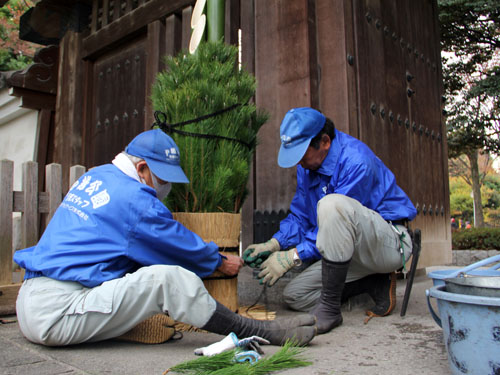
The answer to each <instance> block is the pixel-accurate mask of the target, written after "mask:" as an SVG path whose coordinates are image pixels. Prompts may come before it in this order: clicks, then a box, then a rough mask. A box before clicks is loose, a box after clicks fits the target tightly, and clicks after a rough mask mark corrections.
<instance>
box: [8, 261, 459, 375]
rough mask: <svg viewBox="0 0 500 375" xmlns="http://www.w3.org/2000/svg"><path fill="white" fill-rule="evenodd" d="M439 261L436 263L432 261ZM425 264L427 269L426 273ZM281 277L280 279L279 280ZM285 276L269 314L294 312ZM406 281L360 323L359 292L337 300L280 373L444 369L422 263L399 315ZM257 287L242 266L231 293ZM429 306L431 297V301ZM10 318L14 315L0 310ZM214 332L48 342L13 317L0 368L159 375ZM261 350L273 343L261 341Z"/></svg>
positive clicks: (431, 372) (437, 372) (439, 372)
mask: <svg viewBox="0 0 500 375" xmlns="http://www.w3.org/2000/svg"><path fill="white" fill-rule="evenodd" d="M434 268H443V267H434ZM428 271H429V269H428V270H427V272H428ZM280 283H281V285H280ZM284 284H286V279H285V280H283V281H281V280H280V281H279V282H278V285H277V286H276V287H273V288H274V289H273V288H270V289H269V292H268V301H269V302H272V303H271V304H269V306H268V308H269V310H272V311H276V315H277V317H286V316H290V315H292V314H294V312H291V311H289V310H287V309H286V308H285V307H284V305H283V304H282V302H281V299H280V298H279V292H280V289H282V287H283V285H284ZM405 285H406V281H405V280H402V279H401V280H398V285H397V297H398V303H397V306H396V309H395V310H394V312H393V314H392V315H390V316H388V317H385V318H373V319H372V320H371V321H369V322H368V324H366V325H365V324H364V322H363V321H364V318H365V315H364V308H366V307H369V306H368V304H369V302H370V301H369V300H368V299H367V298H360V299H358V300H356V301H354V303H353V304H352V305H351V307H350V308H349V306H346V305H344V308H343V310H344V311H343V317H344V323H343V324H342V326H340V327H338V328H336V329H334V330H333V331H332V332H330V333H328V334H324V335H319V336H316V337H315V338H314V339H313V341H312V342H311V343H310V345H309V346H308V347H307V348H306V349H305V351H304V353H303V355H304V357H305V358H307V359H309V360H311V361H312V362H313V364H312V365H311V366H309V367H305V368H297V369H290V370H285V371H282V372H280V374H287V375H303V374H315V375H327V374H336V375H337V374H338V375H340V374H352V375H363V374H369V375H373V374H384V375H406V374H408V375H410V374H411V375H414V374H425V375H446V374H451V371H450V369H449V366H448V361H447V353H446V349H445V346H444V344H443V335H442V330H441V328H440V327H439V326H438V325H437V324H436V323H435V322H434V320H433V319H432V317H431V315H430V313H429V310H428V307H427V302H426V297H425V290H426V289H429V288H430V287H431V286H432V281H431V280H430V279H429V278H428V277H427V276H426V275H425V272H424V271H423V270H422V271H421V272H419V275H418V276H417V277H416V279H415V282H414V284H413V289H412V293H411V297H410V303H409V305H408V309H407V313H406V315H405V316H404V317H401V316H400V309H401V302H402V299H403V295H404V290H405ZM261 288H262V287H261V286H259V284H258V283H257V281H256V280H254V279H253V277H252V272H251V270H250V269H248V267H245V268H244V269H243V271H242V273H241V274H240V278H239V294H240V296H242V298H243V299H246V301H240V302H242V303H243V304H244V303H248V302H250V303H251V302H254V299H255V298H254V297H255V296H256V295H257V296H258V294H259V291H260V290H261ZM433 305H434V307H435V308H436V303H435V301H433ZM1 319H3V320H15V316H4V317H1ZM221 339H222V336H219V335H215V334H207V333H198V332H189V333H186V332H185V333H184V337H183V339H181V340H179V341H170V342H166V343H164V344H158V345H145V344H138V343H130V342H123V341H117V340H109V341H105V342H100V343H93V344H82V345H76V346H71V347H61V348H51V347H43V346H39V345H34V344H31V343H30V342H28V341H27V340H26V339H25V338H24V337H23V336H22V334H21V333H20V331H19V328H18V325H17V323H15V322H14V323H10V324H0V374H9V375H10V374H12V375H14V374H23V375H31V374H33V375H34V374H36V375H49V374H50V375H55V374H68V375H69V374H71V375H76V374H117V375H129V374H130V375H137V374H145V375H153V374H157V375H161V374H163V373H164V372H165V370H167V369H168V368H169V367H171V366H173V365H175V364H178V363H180V362H183V361H186V360H191V359H195V358H196V357H195V356H194V354H193V350H194V349H195V348H198V347H202V346H206V345H209V344H211V343H213V342H216V341H219V340H221ZM263 349H264V351H265V353H266V355H271V354H272V353H274V352H275V351H277V350H278V349H279V347H276V346H264V347H263Z"/></svg>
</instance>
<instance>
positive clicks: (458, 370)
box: [426, 285, 500, 375]
mask: <svg viewBox="0 0 500 375" xmlns="http://www.w3.org/2000/svg"><path fill="white" fill-rule="evenodd" d="M426 295H427V304H428V306H429V311H430V313H431V315H432V317H433V318H434V320H435V321H436V323H437V324H438V325H439V326H440V327H441V328H442V329H443V337H444V343H445V345H446V350H447V351H448V363H449V365H450V369H451V371H452V373H453V374H455V375H463V374H471V375H487V374H488V375H489V374H492V375H495V374H500V298H491V297H481V296H471V295H466V294H456V293H448V292H446V288H445V286H444V285H438V286H434V287H432V288H431V289H428V290H426ZM430 297H434V298H436V300H437V304H438V308H439V314H440V316H438V315H437V314H436V313H435V312H434V309H433V308H432V306H431V303H430Z"/></svg>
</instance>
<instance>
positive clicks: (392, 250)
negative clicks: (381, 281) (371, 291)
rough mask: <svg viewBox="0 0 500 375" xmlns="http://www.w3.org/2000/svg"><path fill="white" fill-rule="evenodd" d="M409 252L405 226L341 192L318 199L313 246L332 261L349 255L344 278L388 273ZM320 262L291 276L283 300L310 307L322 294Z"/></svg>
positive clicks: (293, 305)
mask: <svg viewBox="0 0 500 375" xmlns="http://www.w3.org/2000/svg"><path fill="white" fill-rule="evenodd" d="M396 231H399V232H402V233H404V236H403V239H402V244H403V253H404V260H405V261H407V260H408V258H409V257H410V255H411V250H412V242H411V238H410V235H409V234H408V231H407V229H406V227H405V226H403V225H396V226H393V225H391V224H389V223H388V222H387V221H385V220H384V218H382V216H380V215H379V214H378V213H377V212H375V211H373V210H371V209H369V208H366V207H364V206H363V205H362V204H361V203H359V202H358V201H357V200H355V199H352V198H349V197H347V196H345V195H341V194H329V195H327V196H326V197H324V198H323V199H321V200H320V201H319V202H318V236H317V238H316V247H317V248H318V250H319V252H320V253H321V255H322V256H323V257H324V258H326V259H327V260H330V261H333V262H345V261H347V260H349V259H351V263H350V265H349V271H348V273H347V278H346V282H351V281H355V280H358V279H361V278H363V277H365V276H368V275H371V274H374V273H389V272H392V271H395V270H397V269H399V268H401V267H402V266H403V256H402V255H401V252H400V235H399V234H398V233H397V232H396ZM321 288H322V283H321V262H320V261H319V262H316V263H313V264H312V265H311V266H309V267H308V268H306V269H305V270H304V271H303V272H301V273H300V274H299V275H297V276H296V277H295V278H294V279H292V280H291V281H290V282H289V283H288V285H287V286H286V288H285V290H284V300H285V302H286V303H287V304H288V305H289V306H290V307H291V308H292V309H295V310H298V311H309V310H310V309H311V308H313V307H314V306H315V305H316V304H317V302H318V300H319V297H320V294H321Z"/></svg>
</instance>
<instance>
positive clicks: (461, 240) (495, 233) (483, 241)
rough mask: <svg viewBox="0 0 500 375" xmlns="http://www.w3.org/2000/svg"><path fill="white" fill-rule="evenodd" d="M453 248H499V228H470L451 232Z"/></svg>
mask: <svg viewBox="0 0 500 375" xmlns="http://www.w3.org/2000/svg"><path fill="white" fill-rule="evenodd" d="M452 248H453V249H455V250H493V249H500V228H470V229H461V230H458V231H456V232H453V233H452Z"/></svg>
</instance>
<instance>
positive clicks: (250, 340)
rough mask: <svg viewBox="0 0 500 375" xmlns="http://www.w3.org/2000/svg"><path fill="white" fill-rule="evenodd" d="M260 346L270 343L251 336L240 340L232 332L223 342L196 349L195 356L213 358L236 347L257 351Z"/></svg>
mask: <svg viewBox="0 0 500 375" xmlns="http://www.w3.org/2000/svg"><path fill="white" fill-rule="evenodd" d="M259 344H270V342H269V341H267V340H266V339H263V338H262V337H259V336H251V337H247V338H244V339H241V340H238V337H237V336H236V334H235V333H234V332H231V333H230V334H229V335H227V336H226V337H224V338H223V339H222V340H221V341H218V342H216V343H213V344H211V345H209V346H205V347H203V348H198V349H195V351H194V354H196V355H204V356H208V357H211V356H213V355H215V354H219V353H222V352H225V351H227V350H231V349H234V348H236V347H238V348H245V349H246V348H247V347H251V348H252V350H255V349H256V348H258V349H259V350H260V346H259Z"/></svg>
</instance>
